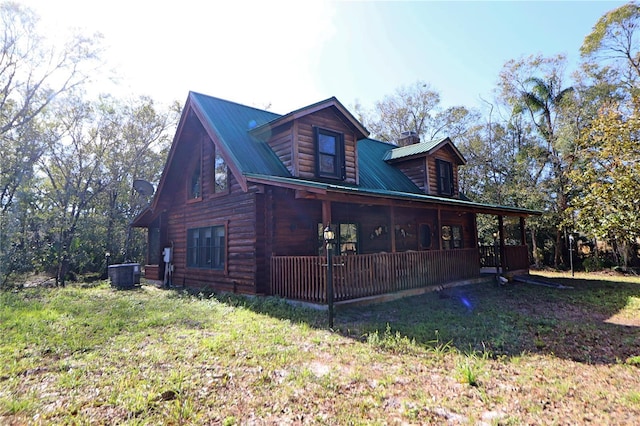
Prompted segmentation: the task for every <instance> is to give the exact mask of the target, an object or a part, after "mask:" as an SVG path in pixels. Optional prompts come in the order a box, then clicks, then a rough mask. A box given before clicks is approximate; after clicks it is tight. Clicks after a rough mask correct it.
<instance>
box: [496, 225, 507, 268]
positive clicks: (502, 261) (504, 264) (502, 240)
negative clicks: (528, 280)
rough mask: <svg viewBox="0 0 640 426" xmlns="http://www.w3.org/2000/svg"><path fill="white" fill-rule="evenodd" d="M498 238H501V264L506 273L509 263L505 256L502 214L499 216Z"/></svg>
mask: <svg viewBox="0 0 640 426" xmlns="http://www.w3.org/2000/svg"><path fill="white" fill-rule="evenodd" d="M498 238H500V266H502V273H504V272H505V271H506V270H507V268H508V265H507V264H506V262H505V256H504V220H503V218H502V216H498Z"/></svg>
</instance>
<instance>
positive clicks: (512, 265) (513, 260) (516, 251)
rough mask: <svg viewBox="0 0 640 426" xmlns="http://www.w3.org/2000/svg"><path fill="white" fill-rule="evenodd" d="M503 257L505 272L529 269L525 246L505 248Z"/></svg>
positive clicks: (527, 253)
mask: <svg viewBox="0 0 640 426" xmlns="http://www.w3.org/2000/svg"><path fill="white" fill-rule="evenodd" d="M504 257H505V263H506V266H505V269H506V270H507V271H517V270H522V269H529V265H531V263H530V262H529V248H528V247H527V246H506V247H505V250H504Z"/></svg>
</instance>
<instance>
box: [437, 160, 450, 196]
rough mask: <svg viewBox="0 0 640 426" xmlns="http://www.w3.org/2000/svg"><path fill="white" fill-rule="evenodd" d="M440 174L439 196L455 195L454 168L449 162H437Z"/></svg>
mask: <svg viewBox="0 0 640 426" xmlns="http://www.w3.org/2000/svg"><path fill="white" fill-rule="evenodd" d="M436 171H437V173H438V194H439V195H453V193H454V191H453V189H454V188H453V166H452V165H451V163H450V162H449V161H444V160H438V159H437V160H436Z"/></svg>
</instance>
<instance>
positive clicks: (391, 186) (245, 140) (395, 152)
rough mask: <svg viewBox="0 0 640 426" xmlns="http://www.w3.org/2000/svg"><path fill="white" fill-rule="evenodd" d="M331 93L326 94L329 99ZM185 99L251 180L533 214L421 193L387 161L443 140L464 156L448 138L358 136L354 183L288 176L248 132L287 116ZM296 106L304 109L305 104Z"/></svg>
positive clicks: (196, 98) (214, 101)
mask: <svg viewBox="0 0 640 426" xmlns="http://www.w3.org/2000/svg"><path fill="white" fill-rule="evenodd" d="M332 99H333V98H330V99H329V100H332ZM189 100H190V101H191V102H192V103H193V106H194V111H195V113H196V114H197V115H198V117H200V119H201V120H202V121H203V125H204V126H205V128H207V129H208V130H209V131H213V132H215V134H216V135H217V138H216V140H217V142H218V143H220V144H222V145H223V148H224V150H225V152H227V153H228V154H229V155H230V157H232V158H230V160H231V161H233V162H234V165H235V166H236V167H237V169H238V170H239V171H240V172H241V173H242V174H243V176H245V177H246V178H247V179H248V180H253V181H254V182H263V183H264V182H267V183H273V184H276V185H277V184H282V185H289V186H292V187H296V188H298V187H299V188H301V189H304V188H308V189H311V190H320V191H332V192H342V193H352V194H358V195H365V196H376V197H385V198H394V199H401V200H412V201H421V202H427V203H433V204H442V205H451V206H458V207H463V208H467V209H470V210H474V211H490V212H502V213H504V214H509V213H511V214H517V215H522V214H525V215H526V214H539V212H536V211H534V210H528V209H521V208H515V207H505V206H497V205H492V204H482V203H475V202H472V201H468V200H462V199H456V198H444V197H437V196H433V195H427V194H425V193H424V192H422V191H421V190H420V188H418V187H417V186H416V185H415V184H414V183H413V182H412V181H411V179H409V178H408V177H407V176H406V175H405V174H404V173H402V171H400V170H399V169H398V168H396V167H395V166H393V164H390V163H389V162H387V161H388V160H394V159H400V158H407V157H411V156H413V155H420V154H424V153H428V152H430V151H432V150H434V149H439V148H440V147H442V146H444V145H445V144H450V146H451V147H452V149H453V150H454V151H455V152H456V154H458V155H460V158H461V160H462V161H464V157H462V155H461V154H460V153H459V151H458V150H457V148H456V147H455V146H454V145H453V143H452V142H451V140H450V139H449V138H444V139H441V140H436V141H431V142H422V143H418V144H413V145H409V146H406V147H401V148H398V147H396V146H395V145H392V144H389V143H385V142H381V141H377V140H374V139H368V138H365V139H360V140H358V142H357V156H358V170H359V185H347V184H340V183H335V184H334V183H325V182H317V181H311V180H305V179H299V178H295V177H293V176H291V174H290V173H289V171H288V170H287V168H286V167H285V166H284V164H283V163H282V161H280V159H279V158H278V156H277V155H276V154H275V153H274V152H273V150H272V149H271V148H270V147H269V145H268V144H267V143H266V141H265V140H263V139H262V138H259V137H255V136H253V135H252V132H251V130H252V129H255V128H258V127H260V126H263V125H266V124H267V123H269V122H273V121H274V120H277V119H279V118H281V117H287V116H281V115H279V114H275V113H272V112H269V111H264V110H260V109H257V108H253V107H249V106H245V105H241V104H238V103H235V102H230V101H226V100H223V99H219V98H215V97H212V96H207V95H203V94H200V93H195V92H190V93H189ZM325 102H326V101H325ZM314 105H316V104H314ZM301 110H306V108H303V109H301ZM385 160H386V161H385Z"/></svg>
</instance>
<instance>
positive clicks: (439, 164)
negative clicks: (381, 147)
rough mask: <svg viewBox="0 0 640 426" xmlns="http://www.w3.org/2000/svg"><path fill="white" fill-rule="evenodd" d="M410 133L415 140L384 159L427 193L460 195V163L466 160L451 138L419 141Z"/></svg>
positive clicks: (450, 195)
mask: <svg viewBox="0 0 640 426" xmlns="http://www.w3.org/2000/svg"><path fill="white" fill-rule="evenodd" d="M409 136H413V138H411V140H412V141H413V142H414V143H412V144H410V145H406V146H402V147H398V148H394V149H391V150H389V151H388V152H387V154H386V155H385V158H384V160H385V161H386V162H387V163H389V164H392V165H394V166H395V167H397V168H398V169H400V170H401V171H402V172H403V173H404V174H405V175H406V176H407V177H408V178H409V179H411V181H412V182H413V183H414V184H415V185H416V186H417V187H418V188H420V189H421V190H422V191H424V193H425V194H430V195H438V196H443V197H454V198H458V197H459V196H460V192H459V187H458V166H461V165H464V164H466V160H465V159H464V157H463V156H462V154H461V153H460V151H458V148H456V147H455V145H454V144H453V142H451V139H449V138H448V137H447V138H444V139H440V140H435V141H431V142H420V141H419V139H417V138H416V137H415V135H409ZM416 141H417V142H416Z"/></svg>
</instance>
